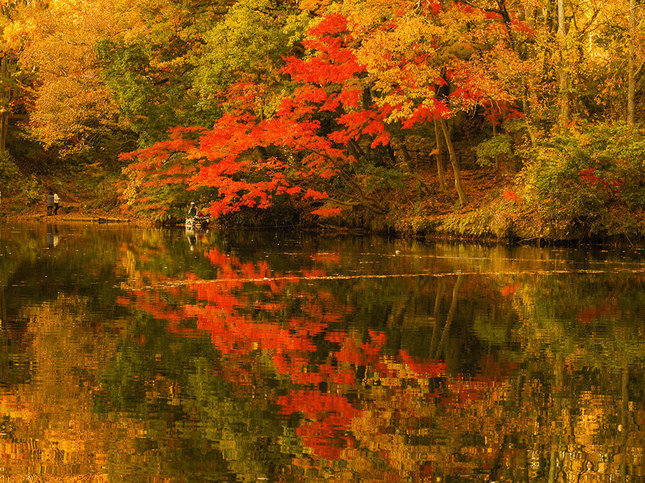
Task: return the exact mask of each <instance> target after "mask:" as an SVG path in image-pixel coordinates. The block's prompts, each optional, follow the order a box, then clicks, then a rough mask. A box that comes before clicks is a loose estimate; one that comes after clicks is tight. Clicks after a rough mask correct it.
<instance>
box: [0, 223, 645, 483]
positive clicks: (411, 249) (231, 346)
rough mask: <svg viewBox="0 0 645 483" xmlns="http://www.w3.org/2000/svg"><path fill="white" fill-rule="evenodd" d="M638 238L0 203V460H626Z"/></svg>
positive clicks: (500, 477) (156, 473)
mask: <svg viewBox="0 0 645 483" xmlns="http://www.w3.org/2000/svg"><path fill="white" fill-rule="evenodd" d="M644 281H645V252H644V251H643V250H641V249H639V248H638V247H634V246H631V245H629V244H628V245H626V246H623V247H594V248H584V249H575V248H537V247H533V246H521V247H506V246H497V245H485V244H466V243H454V242H453V243H450V242H418V241H405V240H388V239H384V238H378V237H339V236H321V235H313V234H301V233H278V234H276V233H259V232H251V231H233V232H228V233H220V232H216V231H210V232H197V233H195V232H186V231H185V230H184V229H143V228H134V227H129V226H120V225H119V226H109V225H96V224H95V225H82V224H46V223H42V224H24V225H20V224H18V225H9V224H6V223H5V224H3V225H0V305H1V307H0V309H1V312H0V315H1V325H0V344H1V345H2V351H1V352H0V377H1V379H0V455H1V457H0V481H117V482H118V481H126V482H138V481H146V482H149V481H155V482H157V481H159V482H160V481H164V482H166V481H187V482H194V481H285V482H288V481H329V480H332V481H450V482H460V481H531V482H533V481H544V482H554V481H576V482H586V481H589V482H592V481H593V482H596V481H643V479H644V478H645V286H644Z"/></svg>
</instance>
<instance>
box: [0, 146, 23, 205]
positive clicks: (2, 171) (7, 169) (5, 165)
mask: <svg viewBox="0 0 645 483" xmlns="http://www.w3.org/2000/svg"><path fill="white" fill-rule="evenodd" d="M19 177H20V171H19V170H18V166H16V163H15V161H14V159H13V158H12V156H11V155H10V154H9V153H8V152H7V151H0V183H2V188H3V191H4V192H5V194H9V190H7V189H6V188H5V187H9V188H10V189H11V188H14V189H15V186H16V185H15V182H16V181H17V180H18V178H19Z"/></svg>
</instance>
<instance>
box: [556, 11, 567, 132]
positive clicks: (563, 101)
mask: <svg viewBox="0 0 645 483" xmlns="http://www.w3.org/2000/svg"><path fill="white" fill-rule="evenodd" d="M558 41H559V44H560V65H559V66H558V81H559V82H558V84H559V88H560V96H559V97H560V118H559V124H560V129H561V130H562V131H564V130H565V129H566V128H567V124H568V123H569V79H568V75H567V60H566V52H565V51H566V43H567V29H566V20H565V16H564V0H558Z"/></svg>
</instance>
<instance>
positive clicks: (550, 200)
mask: <svg viewBox="0 0 645 483" xmlns="http://www.w3.org/2000/svg"><path fill="white" fill-rule="evenodd" d="M644 140H645V134H644V133H643V132H642V131H639V130H637V129H630V128H629V127H628V126H626V125H621V124H612V125H609V124H601V125H592V126H588V127H586V129H585V130H584V131H583V132H582V133H573V134H570V135H567V136H560V137H556V138H554V139H552V140H542V141H541V142H540V143H539V144H537V145H536V146H535V147H533V148H531V149H529V150H528V151H526V153H525V168H524V170H523V171H522V173H521V179H522V181H523V185H524V193H523V200H524V202H525V206H524V209H525V210H528V211H531V212H532V216H534V221H535V220H537V221H539V223H541V224H543V226H544V231H546V232H550V233H551V234H552V235H553V236H554V237H565V238H568V237H572V236H573V237H578V236H589V235H601V234H603V233H606V232H607V229H608V227H609V225H610V224H611V222H612V219H611V214H610V213H611V212H610V207H611V206H615V205H620V204H627V205H629V206H632V207H642V206H644V205H643V194H642V193H643V187H644V184H643V183H644V181H645V170H644V165H643V157H644V156H645V141H644Z"/></svg>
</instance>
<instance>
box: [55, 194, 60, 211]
mask: <svg viewBox="0 0 645 483" xmlns="http://www.w3.org/2000/svg"><path fill="white" fill-rule="evenodd" d="M59 202H60V198H59V197H58V193H54V215H57V214H58V203H59Z"/></svg>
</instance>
